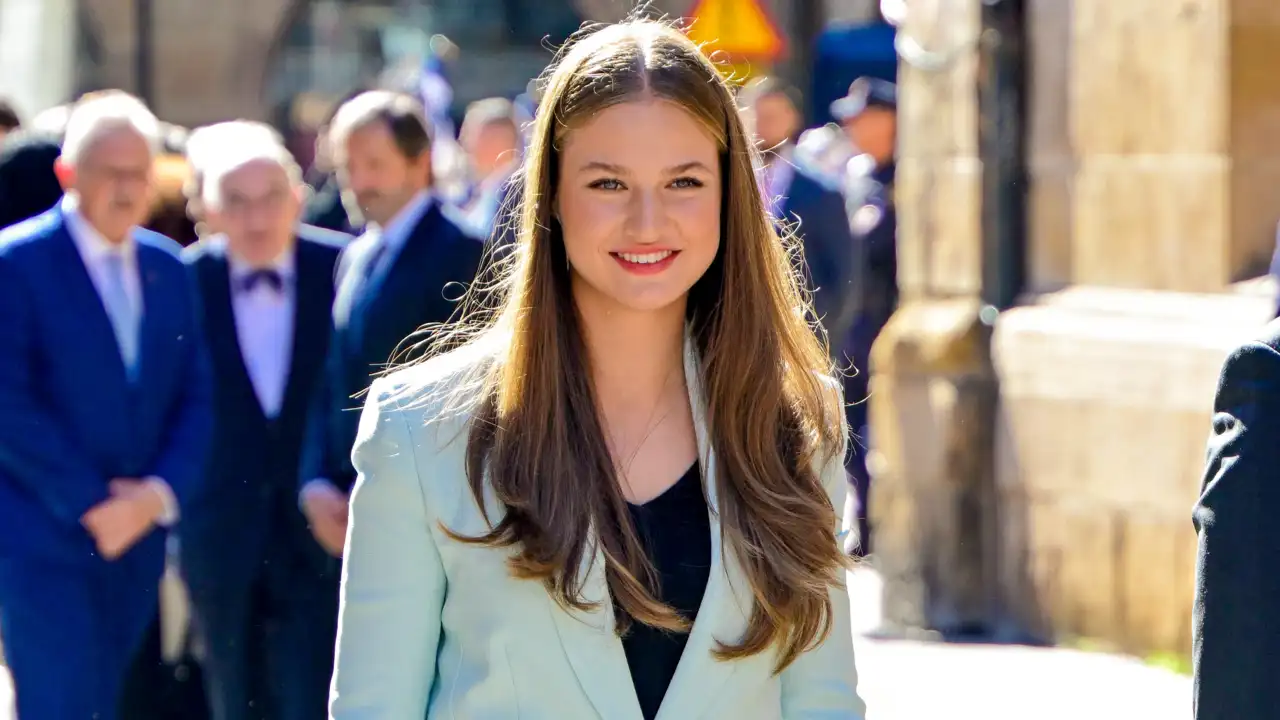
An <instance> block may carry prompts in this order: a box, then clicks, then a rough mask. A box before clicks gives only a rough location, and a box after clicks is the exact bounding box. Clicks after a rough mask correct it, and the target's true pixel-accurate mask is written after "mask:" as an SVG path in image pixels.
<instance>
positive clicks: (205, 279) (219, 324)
mask: <svg viewBox="0 0 1280 720" xmlns="http://www.w3.org/2000/svg"><path fill="white" fill-rule="evenodd" d="M210 257H211V259H212V260H213V262H210V263H209V264H207V265H204V266H203V267H202V268H201V280H200V282H201V284H202V285H203V291H204V297H205V302H204V306H205V308H204V310H205V313H206V318H207V322H208V323H209V333H208V335H209V343H208V344H209V351H210V353H211V354H212V355H213V358H214V362H215V364H216V366H217V367H220V368H224V369H225V371H226V375H222V374H221V373H219V376H220V377H221V378H223V379H226V380H230V381H231V382H232V384H233V385H234V391H235V393H236V394H237V395H239V396H240V397H242V398H245V401H244V402H245V404H246V405H247V406H250V407H252V408H253V410H252V411H251V412H253V413H255V414H256V415H257V416H259V417H265V415H264V414H263V412H262V404H261V403H260V402H259V401H258V394H257V393H256V392H254V389H253V381H252V380H250V379H249V370H248V368H246V367H245V364H244V354H243V352H242V351H241V349H240V335H239V333H238V332H236V316H235V310H234V308H233V307H232V305H231V268H230V266H229V265H228V263H227V256H226V255H225V254H224V253H223V252H221V251H219V252H216V253H213V252H211V254H210ZM228 389H230V388H228Z"/></svg>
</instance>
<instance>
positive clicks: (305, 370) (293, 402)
mask: <svg viewBox="0 0 1280 720" xmlns="http://www.w3.org/2000/svg"><path fill="white" fill-rule="evenodd" d="M326 234H327V233H326V232H324V231H317V230H316V229H315V228H309V229H306V230H304V231H303V232H301V233H300V237H299V239H298V242H297V246H296V250H295V253H296V254H295V260H294V263H295V277H296V286H295V290H294V293H295V295H294V324H293V333H294V334H293V352H292V355H291V357H290V361H289V363H290V364H289V378H288V381H287V384H286V386H285V392H284V399H283V403H282V405H281V408H280V412H279V414H278V415H277V416H276V417H275V418H268V417H267V416H266V415H264V414H263V411H262V406H261V405H260V403H259V401H258V397H257V395H256V394H255V392H254V389H253V382H252V380H250V378H249V374H248V371H247V370H246V369H245V364H244V357H243V355H242V354H241V348H240V345H239V342H238V340H237V334H236V319H235V315H234V310H233V307H232V290H231V282H230V277H231V276H230V265H229V262H228V258H227V255H226V249H225V245H223V244H221V243H208V242H202V243H198V244H196V245H193V246H191V247H190V248H188V249H187V251H186V252H185V253H184V258H183V259H184V260H185V261H186V263H187V267H188V269H189V270H190V272H191V275H192V278H193V280H194V282H195V284H196V286H197V288H198V290H199V293H200V297H201V300H202V305H203V308H204V328H205V333H206V338H207V341H208V345H209V349H210V356H211V358H212V360H213V370H214V380H215V383H214V384H215V387H216V388H217V399H216V402H215V404H214V408H215V425H214V428H215V429H214V434H213V453H212V454H211V456H210V461H209V469H208V477H207V481H206V483H205V492H203V493H202V494H201V496H200V499H201V502H199V503H198V504H196V505H195V506H194V507H193V508H192V510H191V512H189V513H188V514H187V517H186V518H184V519H183V522H182V527H181V534H182V555H183V558H182V560H183V562H182V566H183V569H184V571H185V573H186V575H187V578H188V583H189V584H190V585H191V586H192V590H193V593H195V594H199V595H209V594H213V595H217V594H221V593H228V592H229V593H233V594H234V593H237V592H248V590H249V587H250V585H251V583H252V581H253V580H254V579H255V577H256V573H257V571H258V570H259V569H260V568H262V567H263V561H264V560H265V559H266V558H267V555H268V551H278V552H289V551H293V552H295V553H296V554H297V555H300V556H306V555H308V554H322V553H323V551H322V550H321V549H320V547H319V546H318V545H316V543H315V541H314V540H313V539H312V537H311V534H310V533H309V532H308V531H307V528H306V522H305V520H304V518H303V517H302V514H301V512H299V510H298V506H297V493H296V489H297V483H296V478H297V474H298V462H299V458H300V456H301V452H302V439H303V437H304V435H305V430H306V422H307V413H308V411H309V406H310V403H311V399H312V397H313V396H314V395H315V390H316V387H317V386H318V383H319V381H320V378H321V371H322V370H323V367H324V358H325V355H326V353H327V352H328V348H329V324H330V323H329V308H330V307H331V306H332V305H333V291H334V288H333V273H334V268H335V267H336V265H337V260H338V254H339V252H340V251H341V248H342V246H343V245H344V244H345V241H344V240H345V238H346V236H344V235H341V234H340V233H333V234H332V237H325V235H326ZM281 545H285V546H288V547H287V548H282V547H281ZM278 557H279V556H277V558H278ZM275 565H281V563H278V562H277V563H275ZM207 590H213V591H215V592H212V593H211V592H206V591H207Z"/></svg>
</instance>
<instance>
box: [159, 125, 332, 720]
mask: <svg viewBox="0 0 1280 720" xmlns="http://www.w3.org/2000/svg"><path fill="white" fill-rule="evenodd" d="M268 130H269V128H266V127H265V126H260V125H257V124H256V123H249V122H232V123H225V124H223V125H222V126H219V129H218V130H217V131H216V132H215V133H213V134H207V135H205V136H204V138H203V139H201V142H205V143H207V144H204V145H201V146H200V147H199V153H200V155H199V157H200V160H201V167H200V172H201V174H202V183H201V198H200V199H201V201H202V212H203V213H204V216H205V218H206V219H207V221H208V222H209V223H210V224H211V226H212V227H214V228H217V229H218V231H219V232H220V234H219V235H217V236H214V237H212V238H205V239H204V240H202V241H201V242H200V243H197V244H196V245H193V246H191V247H190V248H188V249H187V251H186V253H185V254H184V260H185V261H186V263H187V266H188V268H189V269H190V271H191V274H192V278H193V280H194V282H195V284H196V287H197V290H198V293H199V295H200V299H201V302H200V305H201V307H202V309H203V311H204V322H203V326H204V331H205V333H206V341H207V343H208V345H209V347H210V353H211V356H212V358H213V372H214V378H215V384H216V386H217V387H219V388H221V390H222V392H221V393H220V395H219V399H218V402H217V404H216V410H215V423H214V425H215V430H214V446H213V452H212V453H211V455H210V462H209V466H208V475H207V481H206V489H205V492H204V494H203V496H202V497H203V502H202V503H201V504H200V507H199V508H196V509H193V510H192V511H191V512H190V513H188V514H187V516H186V518H185V519H184V520H183V523H182V531H181V540H182V543H181V566H182V570H183V575H184V577H185V579H186V581H187V586H188V588H189V589H190V591H191V600H192V605H193V609H194V620H195V629H196V632H197V633H198V635H199V637H200V639H201V640H202V644H203V646H204V648H205V658H204V670H205V685H206V688H207V690H208V695H209V701H210V706H211V709H212V711H213V717H214V718H215V720H241V719H244V720H249V719H250V718H257V717H262V716H265V717H273V718H283V719H285V720H294V719H296V720H306V719H307V718H323V717H325V715H326V713H327V710H326V705H327V702H328V697H329V693H328V689H329V678H330V677H331V675H332V673H333V650H334V643H335V640H336V634H337V617H338V576H337V574H336V573H334V572H333V571H332V568H331V566H332V563H330V562H329V560H328V555H327V554H326V553H325V551H324V550H323V549H322V548H321V547H320V545H319V544H317V542H316V541H315V539H313V538H312V536H311V533H310V532H309V531H308V529H307V523H306V520H305V519H304V518H303V516H302V512H301V510H300V509H299V507H298V500H297V475H298V462H299V455H300V453H301V448H302V438H303V434H304V429H305V426H306V418H307V410H308V404H309V401H310V399H311V396H312V394H313V388H314V386H315V385H316V383H317V382H318V380H319V378H320V373H321V370H322V368H323V365H324V358H325V354H326V352H327V350H328V346H329V309H330V307H331V306H332V305H333V292H334V286H333V274H334V267H335V265H336V264H337V260H338V254H339V252H340V250H341V248H342V247H343V245H345V240H346V239H347V236H345V235H343V234H341V233H337V232H329V231H323V230H320V229H318V228H309V229H307V230H305V231H303V230H301V229H300V226H299V224H298V218H299V216H300V215H301V213H302V203H303V200H304V197H305V193H306V186H305V185H303V183H302V172H301V170H300V169H299V167H298V164H297V163H296V162H295V161H294V158H293V156H292V155H291V154H290V153H289V151H288V150H287V149H286V148H285V147H284V145H283V144H282V143H281V142H280V141H279V140H278V138H277V137H275V136H273V135H272V134H269V133H268V132H267V131H268ZM269 660H270V661H269Z"/></svg>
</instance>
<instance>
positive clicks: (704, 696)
mask: <svg viewBox="0 0 1280 720" xmlns="http://www.w3.org/2000/svg"><path fill="white" fill-rule="evenodd" d="M684 371H685V383H686V385H687V387H688V388H689V403H690V407H691V408H692V410H693V425H694V430H695V432H696V434H697V440H698V457H699V462H700V463H701V465H702V476H703V478H705V479H704V483H705V488H706V493H707V504H708V506H709V512H710V513H711V571H710V573H709V576H708V578H707V589H706V592H705V593H704V594H703V598H702V604H701V606H700V607H699V609H698V619H697V620H696V621H695V622H694V624H693V629H692V630H691V631H690V633H689V640H688V642H687V643H686V645H685V648H684V653H683V654H682V655H681V657H680V664H679V666H678V667H677V668H676V674H675V677H673V678H672V679H671V685H670V686H669V687H668V688H667V693H666V696H665V697H664V698H663V700H662V707H661V709H660V710H659V711H658V720H693V719H694V718H700V717H702V716H703V714H704V712H705V711H706V709H707V707H708V706H709V704H710V703H711V702H712V701H713V700H714V699H715V698H716V697H717V694H718V693H719V692H720V689H721V688H722V687H723V686H724V684H725V682H726V681H728V679H729V678H730V677H731V676H732V675H733V673H734V672H735V670H736V669H737V667H738V663H733V662H720V661H718V660H716V659H715V658H714V657H713V656H712V654H711V653H712V651H713V650H715V648H716V644H717V640H720V639H724V640H729V641H735V640H737V639H739V638H741V637H742V635H743V632H744V631H745V630H746V627H747V620H748V618H749V617H750V612H751V608H752V604H753V602H754V600H753V598H752V595H751V588H750V586H749V585H748V584H747V582H746V578H745V576H744V575H743V573H742V570H741V566H740V565H739V564H738V562H737V561H736V560H734V559H733V558H732V557H731V553H730V552H728V551H726V550H724V549H723V547H722V542H721V531H720V514H719V511H718V507H719V506H718V504H717V495H718V493H717V489H716V480H715V477H716V476H715V472H716V466H715V454H714V453H713V452H712V448H711V440H710V437H709V434H708V431H707V417H706V400H705V398H704V396H703V394H702V370H701V367H700V366H699V360H698V356H697V352H696V350H695V349H694V347H693V341H692V339H691V338H688V337H687V338H686V340H685V367H684ZM595 547H596V550H595V552H594V553H588V554H587V555H586V557H584V558H583V567H582V569H581V575H580V577H585V581H584V583H583V598H584V599H585V600H587V601H589V602H596V603H598V605H597V607H596V609H595V610H593V611H591V612H579V611H576V610H571V611H565V610H563V609H561V608H560V607H559V606H557V605H556V604H555V601H554V600H551V599H550V598H548V607H549V608H550V610H551V615H552V617H553V618H554V619H555V624H556V630H557V631H558V632H559V635H560V641H561V643H562V644H563V646H564V650H565V653H566V654H567V655H568V657H569V663H570V664H571V665H572V666H573V670H574V672H575V673H576V674H577V676H578V681H579V683H580V684H581V685H582V688H583V690H584V691H585V692H586V694H587V697H588V698H590V699H591V703H592V705H594V706H595V709H596V712H597V713H599V714H600V716H601V717H603V718H609V720H614V718H621V719H622V720H633V719H635V720H638V719H639V718H640V704H639V701H637V700H636V699H635V698H636V694H635V685H634V684H633V683H632V680H631V671H630V668H629V667H628V665H627V657H626V653H625V652H624V651H623V649H622V642H621V641H620V640H619V639H618V636H617V634H616V633H615V632H614V619H613V603H612V602H611V600H610V597H609V589H608V586H607V583H606V580H605V573H604V566H605V560H604V553H603V552H602V551H601V550H600V549H599V547H598V545H597V546H595Z"/></svg>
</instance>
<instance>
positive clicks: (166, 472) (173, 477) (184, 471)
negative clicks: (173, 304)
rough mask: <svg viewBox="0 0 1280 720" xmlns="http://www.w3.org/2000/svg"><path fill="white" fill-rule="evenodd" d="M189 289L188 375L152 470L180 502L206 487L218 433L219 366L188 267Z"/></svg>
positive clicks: (188, 501)
mask: <svg viewBox="0 0 1280 720" xmlns="http://www.w3.org/2000/svg"><path fill="white" fill-rule="evenodd" d="M181 279H182V281H183V289H184V290H185V291H186V293H187V298H185V299H187V303H186V307H187V317H186V318H185V321H186V323H185V324H186V327H187V338H186V339H185V340H186V341H185V342H183V343H182V345H181V347H182V348H183V353H184V355H183V357H182V360H181V363H180V364H179V367H180V368H182V370H183V373H184V377H183V378H182V379H181V380H180V381H179V383H180V390H179V392H178V395H177V397H175V398H174V400H173V402H172V405H171V406H170V408H169V414H168V420H169V422H168V425H167V434H166V436H165V442H164V447H163V448H162V449H161V451H160V454H159V456H158V458H157V459H156V462H155V465H154V468H153V470H152V474H153V475H154V476H155V477H158V478H161V479H163V480H164V481H165V483H167V484H168V485H169V488H170V489H171V490H172V491H173V493H174V496H175V497H176V499H177V501H178V506H179V507H182V508H186V507H188V506H189V505H190V504H191V502H192V501H193V500H194V498H196V497H197V493H198V492H199V490H200V483H201V482H202V481H203V479H204V472H205V468H206V463H207V462H208V459H209V450H210V447H211V445H212V437H213V367H212V363H211V362H210V360H209V350H208V347H207V346H206V344H205V334H204V329H203V328H202V322H201V317H202V316H203V313H202V312H201V311H200V309H199V302H200V299H199V294H198V292H197V290H196V288H195V287H194V285H195V281H194V280H193V279H192V278H191V276H190V274H189V273H188V272H187V270H186V269H185V268H183V272H182V275H181Z"/></svg>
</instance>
